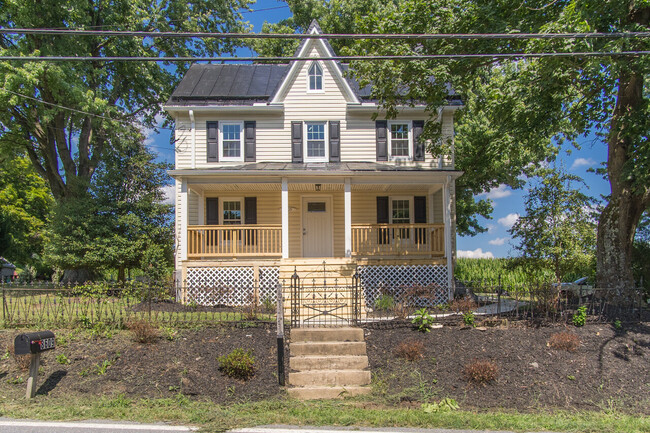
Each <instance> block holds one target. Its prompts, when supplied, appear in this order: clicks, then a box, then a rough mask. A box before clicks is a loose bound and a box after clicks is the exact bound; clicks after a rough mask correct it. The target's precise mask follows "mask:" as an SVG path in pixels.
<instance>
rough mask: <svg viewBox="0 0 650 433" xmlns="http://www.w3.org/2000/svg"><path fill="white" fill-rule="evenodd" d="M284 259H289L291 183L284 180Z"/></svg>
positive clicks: (284, 178)
mask: <svg viewBox="0 0 650 433" xmlns="http://www.w3.org/2000/svg"><path fill="white" fill-rule="evenodd" d="M281 196H282V258H283V259H287V258H289V182H288V181H287V178H286V177H283V178H282V194H281Z"/></svg>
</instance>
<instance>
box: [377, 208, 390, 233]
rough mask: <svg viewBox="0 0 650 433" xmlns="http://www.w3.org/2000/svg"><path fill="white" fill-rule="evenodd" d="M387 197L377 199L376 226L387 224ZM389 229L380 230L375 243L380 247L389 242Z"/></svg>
mask: <svg viewBox="0 0 650 433" xmlns="http://www.w3.org/2000/svg"><path fill="white" fill-rule="evenodd" d="M388 222H389V219H388V197H377V224H388ZM389 232H390V229H387V228H380V229H379V234H378V235H379V238H378V239H377V242H378V243H379V244H380V245H385V244H387V243H388V242H389V240H390V236H389Z"/></svg>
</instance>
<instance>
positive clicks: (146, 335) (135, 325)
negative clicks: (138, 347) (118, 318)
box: [126, 320, 160, 344]
mask: <svg viewBox="0 0 650 433" xmlns="http://www.w3.org/2000/svg"><path fill="white" fill-rule="evenodd" d="M126 328H127V329H128V330H130V331H131V332H133V336H134V337H135V341H137V342H138V343H144V344H148V343H155V341H156V340H157V339H158V337H159V336H160V333H159V332H158V330H157V329H156V328H154V327H153V326H151V324H150V323H149V322H147V321H146V320H133V321H131V322H128V323H127V324H126Z"/></svg>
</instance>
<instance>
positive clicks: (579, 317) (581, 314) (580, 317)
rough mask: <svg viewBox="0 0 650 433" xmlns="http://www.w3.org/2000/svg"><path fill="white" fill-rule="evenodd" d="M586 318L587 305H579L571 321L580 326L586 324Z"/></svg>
mask: <svg viewBox="0 0 650 433" xmlns="http://www.w3.org/2000/svg"><path fill="white" fill-rule="evenodd" d="M586 320H587V307H586V306H584V305H583V306H582V307H578V311H576V312H575V313H574V314H573V317H571V322H572V323H573V324H574V326H577V327H580V326H584V324H585V321H586Z"/></svg>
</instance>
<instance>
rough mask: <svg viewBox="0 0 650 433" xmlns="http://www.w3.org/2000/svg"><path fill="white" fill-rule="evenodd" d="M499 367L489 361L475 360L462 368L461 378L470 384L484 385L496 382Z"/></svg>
mask: <svg viewBox="0 0 650 433" xmlns="http://www.w3.org/2000/svg"><path fill="white" fill-rule="evenodd" d="M498 375H499V367H497V365H496V364H495V363H494V361H490V360H485V359H484V360H481V359H475V360H474V361H472V362H470V363H469V364H466V365H465V367H464V368H463V377H464V378H465V380H467V381H468V382H470V383H475V384H478V385H486V384H488V383H490V382H493V381H495V380H496V378H497V376H498Z"/></svg>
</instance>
